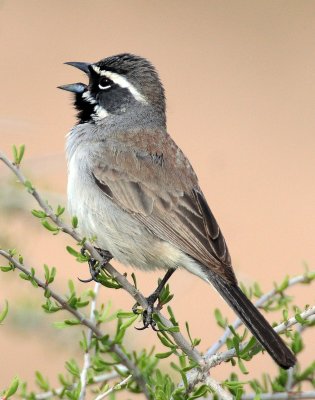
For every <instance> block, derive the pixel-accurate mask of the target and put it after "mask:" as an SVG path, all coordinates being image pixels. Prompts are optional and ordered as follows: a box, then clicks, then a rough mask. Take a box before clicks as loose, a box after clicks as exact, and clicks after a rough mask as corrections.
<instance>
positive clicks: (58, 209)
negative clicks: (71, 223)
mask: <svg viewBox="0 0 315 400" xmlns="http://www.w3.org/2000/svg"><path fill="white" fill-rule="evenodd" d="M64 212H65V207H61V206H59V205H58V207H57V211H56V216H57V217H60V215H62V214H63V213H64Z"/></svg>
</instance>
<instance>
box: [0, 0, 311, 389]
mask: <svg viewBox="0 0 315 400" xmlns="http://www.w3.org/2000/svg"><path fill="white" fill-rule="evenodd" d="M124 51H128V52H133V53H137V54H140V55H143V56H145V57H147V58H149V59H150V60H151V61H152V62H153V63H154V64H155V65H156V67H157V68H158V70H159V72H160V75H161V78H162V80H163V82H164V85H165V88H166V92H167V99H168V127H169V132H170V133H171V134H172V136H173V137H174V138H175V140H176V142H177V143H178V144H179V145H180V146H181V148H182V149H183V150H184V152H185V153H186V154H187V155H188V157H189V158H190V160H191V162H192V164H193V166H194V167H195V170H196V172H197V173H198V175H199V178H200V182H201V186H202V187H203V189H204V192H205V194H206V197H207V199H208V201H209V203H210V205H211V207H212V209H213V211H214V213H215V215H216V217H217V219H218V221H219V222H220V225H221V227H222V229H223V232H224V234H225V237H226V240H227V242H228V244H229V248H230V251H231V254H232V257H233V260H234V266H235V269H236V271H237V275H238V277H239V279H240V280H241V281H243V282H245V283H246V284H250V283H252V282H253V281H256V280H257V281H260V282H261V284H262V287H263V288H264V289H265V290H269V289H270V288H272V286H273V282H274V281H279V280H281V279H282V278H283V277H284V276H285V275H286V274H290V275H294V274H300V273H302V272H303V268H304V267H303V263H304V262H307V263H308V264H309V265H310V268H311V267H313V268H314V262H315V254H314V236H315V214H314V204H315V184H314V182H315V167H314V151H315V134H314V129H315V113H314V106H315V2H314V1H302V0H296V1H280V0H278V1H254V2H253V1H182V0H180V1H89V2H88V1H77V0H76V1H74V0H72V1H61V0H59V1H56V0H55V1H39V0H38V1H27V2H26V1H23V0H20V1H16V0H10V1H1V2H0V54H1V57H0V65H1V74H0V87H1V96H0V149H1V150H4V151H6V152H10V148H11V145H12V144H13V143H15V144H21V143H25V144H26V148H27V151H26V155H25V162H24V170H25V172H27V174H28V176H29V177H30V179H31V180H32V182H33V183H34V184H35V185H36V186H37V187H38V188H39V189H40V190H41V191H42V192H44V193H45V196H46V197H47V198H48V199H50V201H51V202H55V201H59V202H62V203H65V201H66V200H65V191H66V165H65V161H64V136H65V134H66V132H67V131H68V130H69V129H70V127H71V126H72V125H73V123H74V112H73V109H72V107H71V98H70V94H67V93H64V92H61V91H58V90H56V86H58V85H60V84H65V83H71V82H76V81H80V80H83V79H85V78H84V77H83V75H82V74H81V73H80V72H79V71H76V70H74V69H72V68H70V67H68V66H64V65H63V64H62V63H63V62H65V61H97V60H98V59H100V58H103V57H105V56H108V55H112V54H115V53H119V52H124ZM0 179H1V181H0V182H1V186H0V187H1V191H0V206H1V214H0V228H1V231H0V246H4V247H7V246H11V247H13V246H15V247H17V248H18V249H19V251H20V252H21V253H22V254H23V255H24V256H25V260H26V261H27V262H28V263H29V264H31V265H32V266H34V267H36V268H37V269H40V268H41V266H42V264H43V263H44V262H46V263H48V264H49V265H55V266H57V268H58V270H59V275H58V279H57V281H56V285H55V287H56V288H57V289H59V290H60V291H63V290H64V288H65V287H66V283H67V280H68V279H70V278H73V279H76V276H81V277H87V276H88V273H87V266H86V265H77V264H75V263H74V262H73V260H72V258H71V257H70V256H69V255H68V254H67V253H66V251H65V250H64V247H65V245H66V244H71V243H72V241H71V240H70V239H69V238H67V237H64V236H58V237H51V236H50V235H49V233H48V232H47V231H45V230H43V229H42V228H40V226H39V224H38V221H37V220H35V219H34V218H32V217H30V215H29V209H30V208H32V207H35V204H34V203H33V202H32V200H31V199H29V197H28V195H27V194H26V193H24V192H22V191H21V190H18V189H12V185H10V183H12V181H13V179H12V176H11V175H10V173H9V172H8V171H7V170H6V169H5V168H4V166H3V165H1V166H0ZM23 210H24V211H23ZM120 270H121V271H125V270H126V271H128V272H130V269H129V270H128V269H126V268H124V267H121V266H120ZM137 276H138V282H139V285H140V288H141V289H142V290H143V291H144V292H145V293H149V292H150V290H151V289H152V288H153V287H154V286H155V284H156V279H157V276H158V275H157V274H155V275H154V274H144V273H139V272H138V273H137ZM0 279H1V281H0V293H1V295H0V307H1V306H2V305H3V303H4V299H8V300H9V301H10V307H11V309H10V314H9V317H8V318H7V320H6V321H5V323H4V324H3V325H2V326H0V354H1V363H0V364H1V367H0V389H1V388H3V387H5V386H6V385H7V384H8V381H9V380H11V378H12V377H13V376H14V375H15V374H18V375H19V376H20V377H21V378H23V379H27V380H31V379H33V378H32V377H33V373H34V371H35V370H37V369H40V370H41V371H43V372H44V375H45V376H47V377H49V378H50V381H51V382H52V383H53V384H56V382H57V379H56V374H57V372H59V371H62V370H63V368H64V361H65V359H66V358H70V357H75V358H77V360H78V361H79V362H80V363H81V362H82V355H81V354H80V353H79V352H78V351H77V350H76V340H77V338H78V335H79V333H80V332H77V330H76V329H71V330H67V331H56V330H55V329H54V328H53V327H52V326H51V322H52V320H53V318H52V317H50V316H43V315H42V313H41V310H40V304H41V301H42V297H41V293H39V290H38V291H36V290H34V289H33V288H31V287H30V285H28V284H27V283H26V282H24V281H22V280H20V279H17V276H13V274H7V275H4V274H1V276H0ZM78 287H80V289H84V288H86V286H84V285H81V284H80V285H79V283H78ZM171 288H172V290H173V292H174V293H175V298H174V300H173V307H174V310H175V312H176V315H177V317H178V320H179V321H180V323H181V324H183V323H184V321H185V320H186V319H187V318H189V321H190V323H191V330H192V333H193V335H194V336H196V337H201V338H202V339H203V341H202V343H201V346H200V349H201V350H204V349H206V348H207V345H210V344H211V343H212V342H213V341H214V340H215V338H216V337H218V333H219V329H218V328H217V327H216V326H215V324H214V318H213V309H214V308H215V307H217V306H220V307H221V309H222V310H224V312H225V313H226V314H227V315H228V316H229V317H231V318H233V316H232V315H233V314H232V313H231V312H230V310H228V307H227V306H226V305H224V304H223V303H222V301H221V300H220V298H219V297H218V296H217V295H216V294H215V293H214V292H213V291H212V290H211V289H209V288H208V287H207V285H206V284H204V283H203V282H200V280H198V279H197V278H195V277H193V276H189V275H188V274H187V273H185V272H179V273H177V274H176V276H175V277H174V278H173V279H172V282H171ZM292 294H296V295H297V303H298V304H300V306H301V307H303V306H304V305H305V304H307V303H312V302H314V292H313V291H312V290H310V289H309V288H303V289H300V290H292ZM101 297H102V300H103V301H108V299H112V304H113V310H116V309H118V308H120V307H122V308H124V309H126V310H129V309H130V308H131V306H132V304H133V301H132V299H131V298H130V297H129V296H127V295H126V294H124V293H123V292H122V291H117V292H113V291H109V290H106V289H104V290H102V295H101ZM61 318H62V316H60V315H58V316H57V319H59V320H60V319H61ZM270 318H272V316H271V317H270ZM128 340H129V345H130V347H131V348H139V347H141V346H143V343H145V345H147V346H151V345H153V344H156V343H157V340H156V338H155V334H154V333H153V332H150V331H149V330H147V331H145V332H132V333H131V334H130V335H129V339H128ZM306 340H308V347H307V351H305V352H304V353H303V355H302V356H301V361H302V364H303V365H304V364H305V362H306V361H307V360H311V359H312V358H314V342H313V344H312V343H311V335H310V333H309V334H306ZM266 370H268V371H275V370H276V369H275V367H274V365H273V363H272V362H271V360H270V359H269V358H268V357H267V356H264V357H261V358H259V357H257V361H255V362H254V363H253V364H252V367H251V368H250V372H251V376H259V374H260V372H262V371H266ZM230 371H231V367H230V365H225V366H222V367H220V368H217V369H216V370H215V372H214V373H213V374H214V377H216V378H218V379H224V378H225V377H226V376H227V375H226V374H227V372H230ZM245 378H246V377H242V379H243V380H245Z"/></svg>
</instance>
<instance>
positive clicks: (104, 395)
mask: <svg viewBox="0 0 315 400" xmlns="http://www.w3.org/2000/svg"><path fill="white" fill-rule="evenodd" d="M131 378H132V375H129V376H127V378H125V379H124V380H123V381H121V382H119V383H117V385H115V386H113V387H112V388H110V389H108V390H107V391H106V392H105V393H101V394H99V395H98V396H97V397H95V399H94V400H102V399H104V398H105V397H107V396H108V395H109V394H111V393H112V392H114V391H115V390H118V389H120V388H121V387H122V386H123V385H125V384H126V383H127V382H128V381H130V379H131Z"/></svg>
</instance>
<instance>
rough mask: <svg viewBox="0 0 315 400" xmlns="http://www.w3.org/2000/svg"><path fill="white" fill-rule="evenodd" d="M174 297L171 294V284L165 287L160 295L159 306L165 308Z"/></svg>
mask: <svg viewBox="0 0 315 400" xmlns="http://www.w3.org/2000/svg"><path fill="white" fill-rule="evenodd" d="M160 281H161V280H160V279H159V283H160ZM173 297H174V295H173V294H171V292H170V286H169V284H167V285H165V286H164V287H163V289H162V291H161V293H160V295H159V306H160V307H162V306H164V305H165V304H166V303H169V302H170V301H171V300H172V298H173Z"/></svg>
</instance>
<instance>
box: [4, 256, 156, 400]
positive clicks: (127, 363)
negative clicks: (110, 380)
mask: <svg viewBox="0 0 315 400" xmlns="http://www.w3.org/2000/svg"><path fill="white" fill-rule="evenodd" d="M0 255H2V256H3V257H4V258H6V259H7V260H8V261H9V262H10V263H12V264H13V265H14V266H15V267H16V268H17V269H19V270H20V271H22V272H24V274H26V275H28V276H31V272H30V269H28V268H26V267H25V265H22V264H21V263H20V262H19V261H18V260H16V259H15V258H14V257H12V256H11V255H10V254H9V253H8V252H6V251H4V250H1V249H0ZM32 279H33V280H34V281H35V282H36V283H37V285H38V286H39V287H41V288H42V289H44V290H45V289H46V288H47V285H46V283H45V282H43V281H41V280H40V279H38V278H37V277H36V276H34V277H32ZM49 290H50V294H51V297H52V298H53V299H54V300H56V301H57V302H58V303H59V304H60V305H61V307H62V308H63V309H64V310H67V311H69V312H70V313H71V314H72V315H74V316H75V317H76V318H77V319H78V321H80V322H81V324H82V325H85V326H87V327H88V328H89V329H90V330H91V331H92V332H93V333H94V335H95V336H97V337H98V338H102V337H103V336H104V333H103V332H102V331H101V330H100V329H99V328H98V327H97V326H96V325H95V324H94V323H93V322H92V321H90V320H89V319H88V318H86V317H85V316H84V315H83V314H81V313H80V311H78V310H75V309H74V308H72V307H71V306H70V305H69V304H68V303H67V300H66V299H65V298H63V297H62V296H60V295H59V294H58V293H56V292H55V291H54V290H52V289H51V287H50V286H49ZM110 350H111V351H113V352H114V353H115V354H117V356H118V357H119V359H120V361H121V363H122V364H123V365H125V366H126V367H127V368H128V370H129V371H130V372H132V376H133V377H134V379H135V380H136V381H137V383H138V385H139V386H140V387H141V390H142V391H143V393H144V395H145V396H146V398H147V399H149V398H150V395H149V392H148V390H147V387H146V383H145V381H144V379H143V377H142V374H141V372H140V371H139V369H138V368H137V366H136V365H135V364H134V363H133V362H132V361H131V360H130V359H129V358H128V357H127V356H126V355H125V354H124V352H123V350H122V349H121V347H120V346H119V345H117V344H114V343H113V344H112V345H111V346H110Z"/></svg>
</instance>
